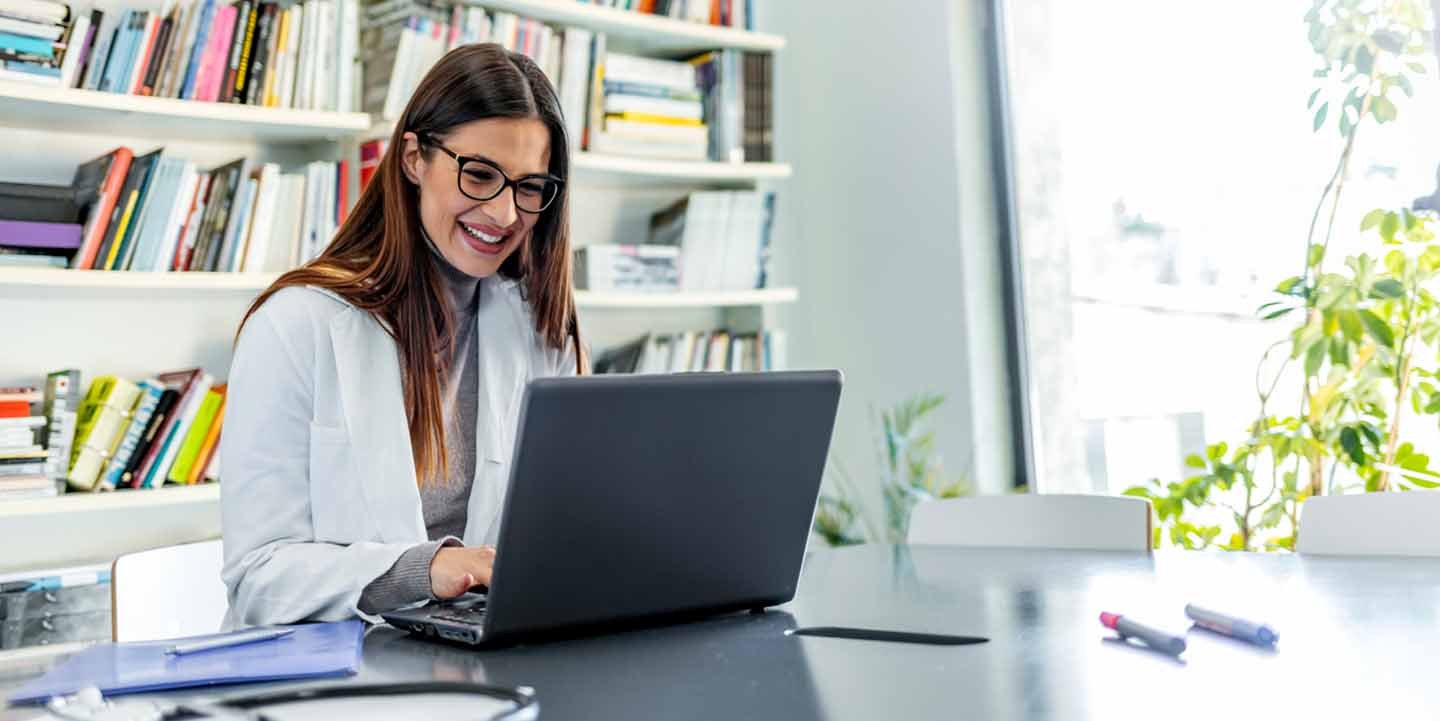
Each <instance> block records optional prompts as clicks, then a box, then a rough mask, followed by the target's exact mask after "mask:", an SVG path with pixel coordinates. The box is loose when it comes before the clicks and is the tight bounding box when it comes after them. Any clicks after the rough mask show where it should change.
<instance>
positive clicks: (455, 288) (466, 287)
mask: <svg viewBox="0 0 1440 721" xmlns="http://www.w3.org/2000/svg"><path fill="white" fill-rule="evenodd" d="M420 234H421V235H424V236H425V245H426V246H427V247H429V248H430V255H431V256H432V257H433V258H434V260H435V268H436V269H437V270H439V271H440V279H441V281H443V285H444V286H445V295H446V297H447V298H449V300H450V311H451V313H453V314H455V315H471V314H473V313H474V312H475V304H476V302H477V301H478V299H479V295H480V280H481V279H480V278H476V277H475V276H473V275H470V274H469V273H466V272H465V271H463V270H460V269H459V268H456V267H455V265H454V264H453V263H451V262H450V260H449V259H448V258H446V257H445V254H444V253H441V252H440V249H439V248H438V247H436V245H435V241H433V240H430V234H429V233H426V232H425V229H424V228H421V229H420Z"/></svg>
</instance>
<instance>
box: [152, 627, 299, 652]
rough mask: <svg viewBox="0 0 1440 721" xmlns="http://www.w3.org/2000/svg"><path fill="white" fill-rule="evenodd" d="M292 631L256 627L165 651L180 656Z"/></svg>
mask: <svg viewBox="0 0 1440 721" xmlns="http://www.w3.org/2000/svg"><path fill="white" fill-rule="evenodd" d="M292 633H295V629H293V628H262V629H256V630H254V631H244V632H241V633H232V634H230V635H228V636H220V637H218V638H207V639H205V640H203V641H188V642H185V643H177V644H175V645H173V646H171V647H169V648H167V649H165V653H167V654H169V655H171V656H179V655H182V654H187V653H197V652H199V651H209V650H211V649H215V648H230V647H232V646H241V645H244V644H247V643H258V642H260V641H269V640H271V639H276V638H280V637H282V636H289V635H290V634H292Z"/></svg>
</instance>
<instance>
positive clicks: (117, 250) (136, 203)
mask: <svg viewBox="0 0 1440 721" xmlns="http://www.w3.org/2000/svg"><path fill="white" fill-rule="evenodd" d="M161 152H162V151H161V150H154V151H152V152H149V153H146V154H145V155H142V156H140V157H138V158H135V159H134V160H133V161H131V163H130V170H129V172H128V173H126V175H125V184H124V185H123V186H122V187H121V188H120V196H119V198H117V199H116V202H115V209H114V210H113V211H112V212H111V215H110V225H111V226H113V228H110V229H107V230H106V234H107V235H106V238H105V241H104V242H103V243H102V244H101V246H100V252H99V257H100V258H103V259H104V262H103V263H101V262H100V260H98V259H97V261H96V265H95V267H96V268H97V269H100V270H119V269H120V268H119V266H117V265H116V263H117V260H118V259H120V258H124V257H125V254H124V253H125V250H126V245H127V244H128V242H129V240H130V238H131V237H132V236H133V235H134V232H135V227H136V226H138V225H139V219H140V214H141V211H142V208H143V205H142V202H143V200H144V197H145V193H146V191H147V189H148V188H149V184H150V179H151V176H152V175H153V174H154V173H153V171H154V168H155V166H156V165H158V164H159V162H160V154H161Z"/></svg>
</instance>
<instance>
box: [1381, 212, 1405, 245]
mask: <svg viewBox="0 0 1440 721" xmlns="http://www.w3.org/2000/svg"><path fill="white" fill-rule="evenodd" d="M1399 230H1400V216H1399V215H1397V214H1395V213H1390V212H1387V213H1385V217H1384V219H1382V220H1381V221H1380V237H1381V238H1383V239H1384V240H1385V242H1386V243H1393V242H1395V233H1396V232H1398V231H1399Z"/></svg>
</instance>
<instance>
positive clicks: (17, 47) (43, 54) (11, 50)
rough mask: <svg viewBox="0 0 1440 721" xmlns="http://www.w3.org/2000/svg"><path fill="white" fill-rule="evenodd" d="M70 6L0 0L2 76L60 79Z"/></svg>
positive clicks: (43, 0) (39, 0)
mask: <svg viewBox="0 0 1440 721" xmlns="http://www.w3.org/2000/svg"><path fill="white" fill-rule="evenodd" d="M69 21H70V8H68V7H66V6H65V5H63V4H61V3H57V2H49V1H48V0H0V79H16V80H24V81H29V82H42V83H43V82H57V81H58V79H59V78H60V75H61V64H62V62H63V60H64V54H65V47H66V45H67V44H68V42H69V35H70V22H69Z"/></svg>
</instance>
